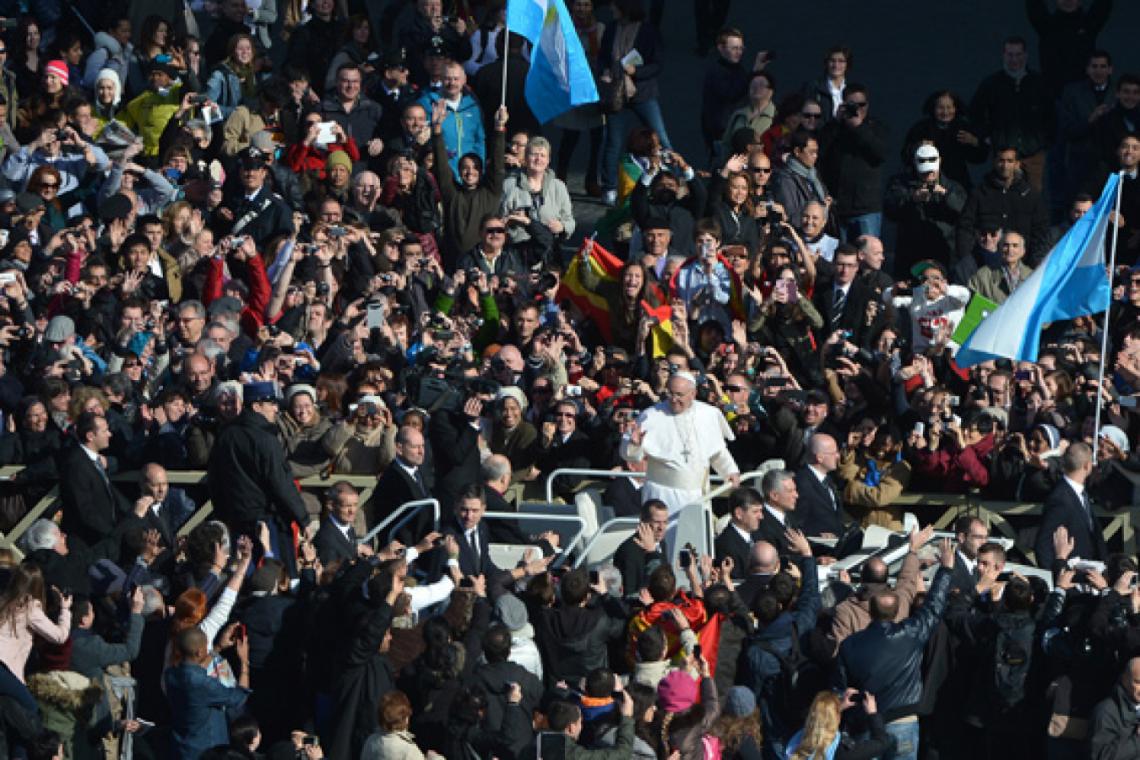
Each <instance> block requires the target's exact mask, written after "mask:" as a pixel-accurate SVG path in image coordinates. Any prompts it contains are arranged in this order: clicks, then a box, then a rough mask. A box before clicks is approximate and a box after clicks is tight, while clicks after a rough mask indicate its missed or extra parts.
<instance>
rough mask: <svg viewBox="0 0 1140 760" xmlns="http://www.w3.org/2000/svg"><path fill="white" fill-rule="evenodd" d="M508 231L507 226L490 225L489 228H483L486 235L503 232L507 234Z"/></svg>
mask: <svg viewBox="0 0 1140 760" xmlns="http://www.w3.org/2000/svg"><path fill="white" fill-rule="evenodd" d="M506 231H507V228H506V227H488V228H487V229H485V230H483V234H484V235H502V234H505V233H506Z"/></svg>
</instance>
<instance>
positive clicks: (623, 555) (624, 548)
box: [614, 536, 668, 596]
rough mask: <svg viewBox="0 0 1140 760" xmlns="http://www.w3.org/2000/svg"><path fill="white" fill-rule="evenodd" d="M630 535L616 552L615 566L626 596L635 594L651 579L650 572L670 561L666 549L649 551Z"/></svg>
mask: <svg viewBox="0 0 1140 760" xmlns="http://www.w3.org/2000/svg"><path fill="white" fill-rule="evenodd" d="M633 539H634V536H630V537H629V538H627V539H626V540H625V541H622V542H621V545H620V546H618V548H617V551H616V552H614V567H616V568H617V569H618V571H619V572H620V573H621V583H622V590H623V592H624V593H625V595H626V596H635V595H636V594H637V592H638V591H640V590H641V589H642V588H644V587H645V584H646V583H648V581H649V574H650V573H652V572H653V570H654V569H656V567H657V566H658V565H660V564H661V563H662V562H668V559H667V557H668V553H667V552H665V551H652V552H647V551H645V550H644V549H642V548H641V547H640V546H638V545H637V544H636V543H635V542H634V540H633Z"/></svg>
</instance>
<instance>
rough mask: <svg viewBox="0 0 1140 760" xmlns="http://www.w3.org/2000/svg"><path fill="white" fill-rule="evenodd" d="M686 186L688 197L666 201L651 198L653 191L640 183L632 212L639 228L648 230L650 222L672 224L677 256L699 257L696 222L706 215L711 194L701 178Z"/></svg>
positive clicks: (631, 202) (696, 178)
mask: <svg viewBox="0 0 1140 760" xmlns="http://www.w3.org/2000/svg"><path fill="white" fill-rule="evenodd" d="M685 186H686V187H687V188H688V190H689V193H688V195H686V196H685V197H683V198H680V199H674V200H669V201H665V200H662V199H659V198H654V197H653V196H651V195H650V194H649V188H648V187H646V186H645V185H644V184H643V183H641V182H638V183H637V186H636V187H634V188H633V192H632V193H630V196H629V208H630V211H631V212H632V213H633V221H634V222H635V223H636V224H637V226H638V227H644V226H645V224H646V223H647V222H649V221H650V220H662V221H665V222H668V224H669V229H670V230H671V231H672V233H673V247H674V248H675V249H676V251H677V253H680V254H684V255H685V256H692V255H694V254H695V253H696V249H695V248H694V242H693V241H694V238H693V232H694V230H695V225H696V220H697V219H699V218H700V217H701V216H702V215H703V214H704V211H705V203H706V200H707V198H708V194H707V193H706V191H705V185H704V183H703V182H701V180H700V178H699V177H693V179H692V181H690V182H688V183H686V185H685Z"/></svg>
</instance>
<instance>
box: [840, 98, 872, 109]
mask: <svg viewBox="0 0 1140 760" xmlns="http://www.w3.org/2000/svg"><path fill="white" fill-rule="evenodd" d="M843 107H844V108H859V109H862V108H866V107H867V104H866V103H864V102H859V101H855V100H849V101H847V102H846V103H844V104H843Z"/></svg>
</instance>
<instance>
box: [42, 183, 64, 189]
mask: <svg viewBox="0 0 1140 760" xmlns="http://www.w3.org/2000/svg"><path fill="white" fill-rule="evenodd" d="M58 189H59V183H58V182H41V183H40V190H58Z"/></svg>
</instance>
